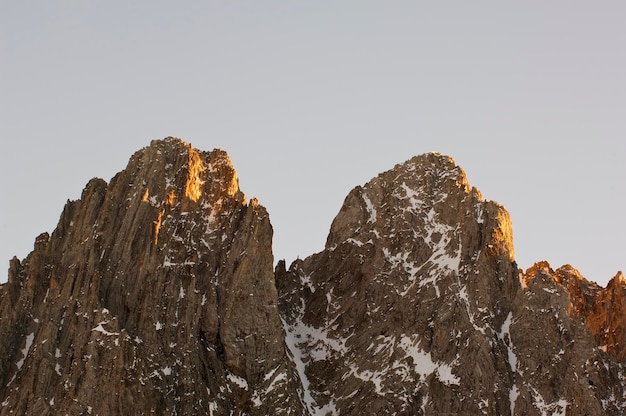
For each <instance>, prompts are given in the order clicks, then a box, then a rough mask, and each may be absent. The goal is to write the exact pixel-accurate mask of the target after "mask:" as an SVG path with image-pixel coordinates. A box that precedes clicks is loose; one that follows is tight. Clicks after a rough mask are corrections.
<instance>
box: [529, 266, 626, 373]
mask: <svg viewBox="0 0 626 416" xmlns="http://www.w3.org/2000/svg"><path fill="white" fill-rule="evenodd" d="M540 275H543V276H545V277H548V278H549V279H551V280H552V281H553V282H554V283H555V284H557V285H559V286H560V287H562V288H563V289H564V290H565V292H566V293H567V296H568V299H569V302H570V306H569V309H568V313H569V315H570V316H571V317H572V318H575V319H581V320H582V321H583V322H584V323H585V326H586V327H587V328H588V329H589V331H590V332H591V333H592V334H593V336H594V338H595V339H596V342H597V344H598V348H600V349H601V350H603V351H604V352H606V353H607V354H610V355H612V356H614V357H615V358H617V359H618V360H620V361H624V360H626V278H625V277H624V274H623V273H622V272H621V271H618V272H617V274H616V275H615V276H614V277H613V278H612V279H611V280H610V281H609V282H608V284H607V286H606V287H604V288H602V287H600V286H599V285H598V284H597V283H595V282H592V281H589V280H587V279H585V278H584V277H583V276H582V275H581V274H580V272H579V271H578V270H576V269H575V268H574V267H572V266H571V265H569V264H566V265H564V266H562V267H560V268H558V269H556V270H553V269H552V268H551V267H550V264H548V262H546V261H541V262H537V263H535V264H534V265H533V266H532V267H530V268H528V269H527V270H526V271H523V270H521V269H520V281H521V283H522V286H523V287H524V288H526V287H528V285H530V284H531V283H532V281H533V280H534V279H535V278H537V277H538V276H540Z"/></svg>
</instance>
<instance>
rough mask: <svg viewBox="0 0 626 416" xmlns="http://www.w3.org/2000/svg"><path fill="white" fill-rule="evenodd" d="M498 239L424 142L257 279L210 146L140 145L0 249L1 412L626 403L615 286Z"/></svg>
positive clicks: (493, 215)
mask: <svg viewBox="0 0 626 416" xmlns="http://www.w3.org/2000/svg"><path fill="white" fill-rule="evenodd" d="M512 235H513V233H512V226H511V221H510V218H509V215H508V213H507V212H506V210H505V209H504V208H503V207H502V206H500V205H498V204H497V203H495V202H492V201H486V200H484V199H483V198H482V196H481V194H480V192H479V191H477V190H476V189H475V188H472V187H471V186H470V185H469V184H468V182H467V179H466V176H465V173H464V172H463V170H462V169H461V168H460V167H458V166H457V165H456V164H455V163H454V161H453V160H452V159H451V158H449V157H446V156H443V155H440V154H436V153H430V154H425V155H421V156H417V157H414V158H412V159H410V160H408V161H406V162H404V163H402V164H399V165H396V166H395V167H394V168H392V169H391V170H389V171H387V172H384V173H381V174H380V175H378V176H377V177H375V178H373V179H372V180H371V181H370V182H368V183H367V184H365V185H363V186H357V187H356V188H355V189H353V190H352V191H351V192H350V193H349V194H348V196H347V197H346V199H345V201H344V204H343V206H342V208H341V210H340V212H339V213H338V215H337V216H336V218H335V219H334V221H333V223H332V225H331V227H330V233H329V235H328V239H327V242H326V246H325V249H324V250H323V251H321V252H319V253H316V254H313V255H311V256H309V257H307V258H305V259H303V260H296V261H295V262H293V263H292V264H291V265H290V266H289V267H287V265H286V264H285V262H284V261H279V262H278V264H277V266H276V268H275V270H273V264H274V259H273V255H272V251H271V245H272V244H271V243H272V227H271V224H270V221H269V216H268V213H267V211H266V210H265V208H263V207H262V206H261V205H260V204H259V202H258V201H256V200H255V199H252V200H251V201H249V202H248V201H247V199H246V197H245V195H244V194H243V193H242V192H241V191H240V190H239V186H238V181H237V174H236V172H235V170H234V168H233V166H232V164H231V162H230V160H229V158H228V155H227V154H226V153H225V152H223V151H221V150H213V151H211V152H202V151H199V150H197V149H194V148H193V147H192V146H191V145H189V144H187V143H185V142H183V141H181V140H180V139H176V138H166V139H164V140H158V141H153V142H152V143H151V144H150V145H149V146H148V147H146V148H144V149H142V150H140V151H138V152H137V153H136V154H135V155H133V156H132V158H131V159H130V161H129V163H128V166H127V167H126V168H125V169H124V170H123V171H122V172H120V173H119V174H117V175H116V176H115V177H114V178H113V179H112V180H111V181H110V182H109V183H106V182H105V181H103V180H101V179H93V180H91V181H90V182H89V183H88V184H87V186H86V187H85V189H84V191H83V193H82V196H81V198H80V199H79V200H77V201H68V203H67V204H66V206H65V208H64V210H63V213H62V215H61V218H60V220H59V224H58V225H57V227H56V229H55V230H54V232H53V233H52V234H51V235H48V234H42V235H40V236H39V237H38V238H37V239H36V241H35V247H34V250H33V251H32V252H31V254H29V255H28V257H27V258H25V259H23V260H21V261H20V260H19V259H17V258H14V259H13V260H11V263H10V269H9V276H8V282H7V283H5V284H3V285H1V286H0V335H1V336H0V354H2V356H3V357H4V359H3V360H2V362H1V363H0V402H1V404H0V415H9V414H23V415H46V414H50V415H52V414H72V415H73V414H77V415H78V414H91V415H111V414H168V415H173V414H210V415H230V414H240V415H243V414H246V415H267V414H285V415H288V414H293V415H326V414H342V415H360V414H406V415H435V414H437V415H443V414H465V415H483V414H487V415H508V414H511V415H555V414H556V415H560V414H563V415H564V414H567V415H603V414H610V415H620V414H624V413H626V332H625V323H626V296H625V294H626V279H625V278H624V276H623V275H622V274H621V273H618V274H617V275H616V276H615V277H614V278H613V279H612V280H611V282H609V284H608V286H607V287H606V288H601V287H599V286H597V285H596V284H594V283H592V282H589V281H587V280H586V279H584V277H582V276H581V275H580V273H579V272H578V271H576V270H575V269H574V268H573V267H571V266H563V267H561V268H559V269H557V270H556V271H555V270H553V269H552V268H551V267H550V265H548V264H547V263H545V262H539V263H537V264H535V265H534V266H533V267H531V268H530V269H528V270H526V271H521V270H519V269H518V267H517V265H516V263H515V259H514V250H513V237H512ZM303 238H306V236H303Z"/></svg>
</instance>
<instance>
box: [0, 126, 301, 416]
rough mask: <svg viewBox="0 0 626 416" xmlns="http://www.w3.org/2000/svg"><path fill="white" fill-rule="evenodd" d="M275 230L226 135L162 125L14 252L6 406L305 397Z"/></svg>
mask: <svg viewBox="0 0 626 416" xmlns="http://www.w3.org/2000/svg"><path fill="white" fill-rule="evenodd" d="M271 239H272V228H271V225H270V222H269V218H268V214H267V212H266V211H265V209H264V208H263V207H262V206H260V205H259V204H258V203H257V201H256V200H252V201H251V202H250V203H247V202H246V198H245V196H244V195H243V194H242V193H241V192H240V191H239V187H238V182H237V176H236V173H235V170H234V169H233V167H232V165H231V163H230V160H229V158H228V156H227V155H226V153H224V152H222V151H219V150H216V151H213V152H209V153H203V152H199V151H197V150H195V149H193V148H192V147H191V146H189V145H188V144H186V143H184V142H182V141H180V140H178V139H173V138H168V139H165V140H163V141H155V142H153V143H152V144H151V145H150V146H149V147H147V148H145V149H143V150H141V151H139V152H137V153H136V154H135V155H134V156H133V157H132V158H131V160H130V162H129V164H128V166H127V167H126V169H125V170H124V171H123V172H121V173H119V174H118V175H117V176H115V177H114V178H113V179H112V180H111V182H110V183H109V184H108V185H107V183H105V182H104V181H103V180H100V179H94V180H92V181H91V182H89V184H88V185H87V187H86V188H85V190H84V191H83V194H82V197H81V199H80V200H79V201H73V202H68V203H67V205H66V206H65V209H64V211H63V214H62V215H61V219H60V221H59V224H58V226H57V228H56V230H55V231H54V232H53V233H52V235H51V236H48V235H46V234H43V235H41V236H39V237H38V239H37V241H36V243H35V249H34V251H33V252H32V253H31V254H30V255H29V256H28V258H26V259H25V260H24V261H22V262H20V261H18V260H17V259H13V261H12V262H11V268H10V271H9V280H8V283H6V284H5V285H3V286H2V289H1V292H0V308H1V309H0V312H1V317H2V318H1V319H2V320H1V321H0V334H1V335H2V337H1V339H0V354H2V357H3V360H2V362H1V363H0V386H2V389H1V390H0V399H1V401H2V408H1V410H0V414H3V415H4V414H20V415H25V414H32V415H44V414H75V415H78V414H100V415H113V414H119V415H122V414H125V415H126V414H133V415H139V414H151V413H155V414H209V413H210V414H215V415H218V414H224V415H225V414H230V412H231V411H235V412H239V413H248V410H249V409H251V408H253V409H254V411H255V412H256V413H257V414H270V413H273V411H274V409H275V406H276V404H277V403H281V404H283V405H284V406H285V407H286V408H290V409H293V412H294V413H301V411H300V410H301V408H300V401H299V399H298V397H297V395H296V394H295V391H296V390H295V388H294V387H290V385H292V384H294V378H293V377H292V373H291V370H290V366H289V365H288V364H289V362H288V360H286V355H285V348H284V341H283V334H282V328H281V324H280V318H279V315H278V308H277V292H276V286H275V284H274V273H273V257H272V252H271ZM294 386H295V384H294ZM261 399H263V402H262V401H261ZM269 405H271V407H268V406H269ZM251 413H252V412H251Z"/></svg>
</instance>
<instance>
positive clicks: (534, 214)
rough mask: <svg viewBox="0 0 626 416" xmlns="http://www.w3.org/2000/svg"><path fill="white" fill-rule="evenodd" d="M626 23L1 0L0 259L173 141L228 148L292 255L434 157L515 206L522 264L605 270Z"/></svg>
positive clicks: (615, 251) (568, 11)
mask: <svg viewBox="0 0 626 416" xmlns="http://www.w3.org/2000/svg"><path fill="white" fill-rule="evenodd" d="M625 21H626V2H623V1H613V2H608V1H594V2H590V1H550V2H522V1H518V2H502V1H475V2H467V1H449V2H431V1H423V2H422V1H397V2H396V1H389V2H380V1H333V2H320V1H298V2H293V1H263V2H251V1H240V2H215V1H197V2H183V1H181V2H170V1H133V2H127V1H89V0H64V1H1V2H0V137H1V140H2V147H1V149H2V163H1V165H0V166H1V167H0V169H1V171H0V178H1V179H0V181H1V182H0V186H2V201H1V203H0V207H1V208H0V209H1V211H0V261H1V263H0V264H2V265H3V266H2V269H4V270H6V269H7V268H8V259H9V258H11V257H12V256H13V255H17V256H18V257H20V258H22V257H24V256H26V255H27V254H28V252H29V251H30V250H31V249H32V245H33V242H34V239H35V237H36V236H37V235H38V234H39V233H41V232H43V231H49V232H51V231H52V230H53V229H54V227H55V225H56V222H57V220H58V218H59V215H60V213H61V211H62V209H63V205H64V203H65V201H66V200H67V199H68V198H70V199H76V198H78V197H79V196H80V192H81V190H82V188H83V187H84V185H85V184H86V183H87V181H88V180H89V179H90V178H91V177H93V176H99V177H103V178H104V179H106V180H109V179H110V178H111V177H112V176H113V175H114V174H115V173H116V172H118V171H119V170H121V169H123V168H124V166H125V165H126V162H127V161H128V158H129V157H130V156H131V154H132V153H133V152H134V151H136V150H138V149H140V148H142V147H144V146H146V145H148V144H149V142H150V140H151V139H159V138H163V137H166V136H169V135H172V136H177V137H181V138H183V139H184V140H186V141H188V142H191V143H192V144H193V145H194V146H195V147H197V148H200V149H203V150H211V149H213V148H216V147H219V148H223V149H224V150H226V151H227V152H228V153H229V154H230V155H231V158H232V160H233V162H234V164H235V168H236V169H237V171H238V173H239V176H240V185H241V188H242V190H243V191H244V192H245V193H246V194H247V195H248V197H253V196H256V197H258V198H259V200H260V201H261V203H262V204H263V205H265V206H266V207H267V208H268V210H269V212H270V217H271V220H272V223H273V226H274V232H275V234H274V252H275V256H276V258H277V259H279V258H286V259H287V260H288V262H290V261H291V260H293V259H295V258H296V256H300V257H304V256H307V255H309V254H312V253H314V252H317V251H319V250H321V249H322V248H323V245H324V242H325V239H326V234H327V232H328V228H329V226H330V223H331V221H332V219H333V217H334V216H335V214H336V213H337V211H338V210H339V207H340V206H341V203H342V202H343V198H344V197H345V196H346V194H347V193H348V192H349V190H350V189H351V188H353V187H354V186H356V185H359V184H363V183H365V182H366V181H368V180H369V179H371V178H372V177H374V176H375V175H376V174H378V173H379V172H381V171H384V170H386V169H389V168H391V167H393V165H394V164H396V163H399V162H403V161H405V160H406V159H409V158H410V157H411V156H414V155H417V154H421V153H425V152H429V151H433V150H437V151H440V152H441V153H444V154H448V155H450V156H452V157H453V158H454V159H455V160H456V161H457V163H458V164H459V165H460V166H461V167H463V168H464V169H465V171H466V173H467V175H468V177H469V180H470V183H471V184H472V185H474V186H476V187H477V188H478V189H480V190H481V191H482V193H483V196H484V197H485V198H487V199H492V200H496V201H498V202H500V203H501V204H503V205H504V206H505V207H506V208H507V209H508V210H509V212H510V213H511V216H512V220H513V226H514V233H515V246H516V257H517V261H518V263H519V265H520V267H523V268H527V267H529V266H530V265H532V263H534V262H535V261H538V260H543V259H545V260H548V261H550V263H551V264H552V266H553V267H555V268H556V267H558V266H560V265H562V264H564V263H571V264H572V265H573V266H574V267H576V268H578V269H579V270H580V271H581V272H582V273H583V274H584V275H585V276H586V277H587V278H589V279H591V280H595V281H598V282H599V283H601V284H605V283H606V281H607V280H608V279H610V278H611V277H612V276H613V275H614V274H615V272H616V271H617V270H620V269H623V268H626V259H625V258H624V253H625V252H626V250H625V249H626V242H625V241H624V238H623V235H624V232H625V231H626V216H625V215H624V210H623V207H624V203H625V202H626V193H625V192H624V185H623V183H622V181H623V180H624V178H626V167H625V166H624V163H623V158H624V156H625V155H626V140H624V138H625V133H626V111H625V110H626V80H625V75H624V74H626V48H625V47H624V45H626V25H624V22H625ZM0 280H1V281H4V280H6V272H2V273H1V274H0Z"/></svg>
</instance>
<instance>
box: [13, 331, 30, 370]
mask: <svg viewBox="0 0 626 416" xmlns="http://www.w3.org/2000/svg"><path fill="white" fill-rule="evenodd" d="M34 339H35V333H34V332H33V333H30V334H29V335H27V336H26V345H25V346H24V349H23V350H22V356H23V357H22V358H20V360H19V361H18V362H17V363H16V365H17V369H18V370H19V369H21V368H22V366H23V365H24V361H25V360H26V357H28V352H29V351H30V347H31V346H32V345H33V340H34Z"/></svg>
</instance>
